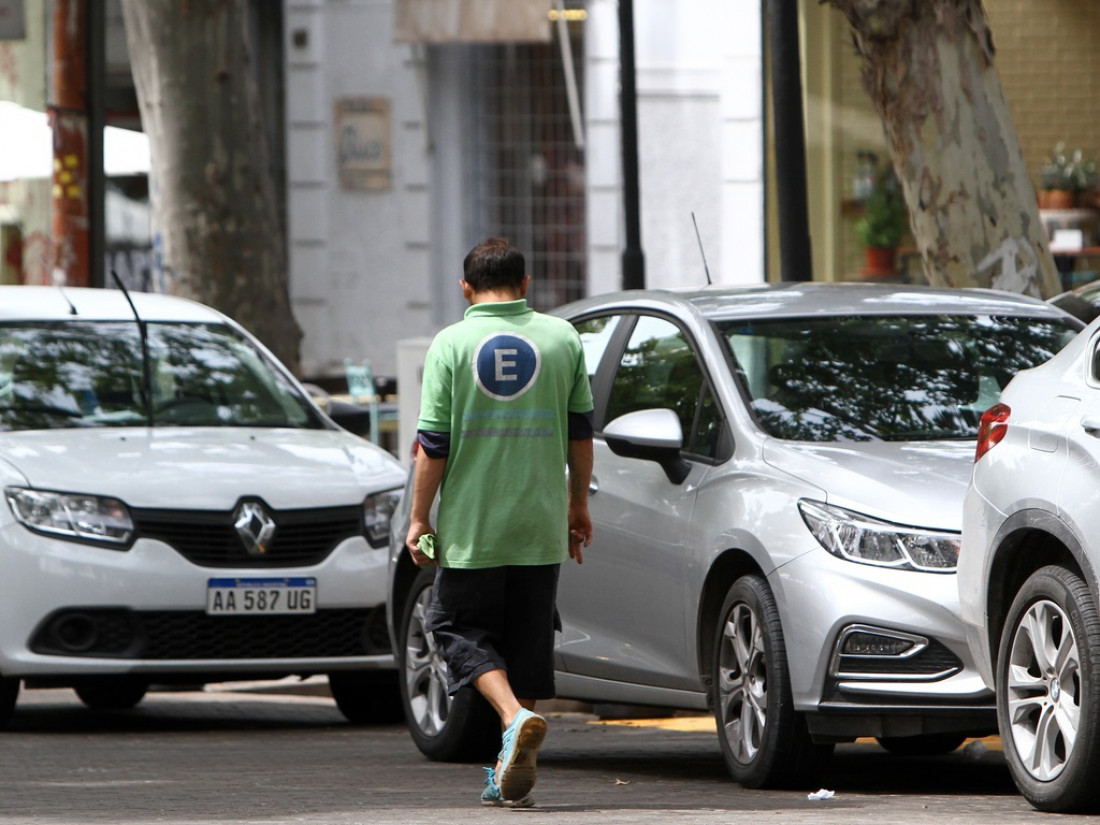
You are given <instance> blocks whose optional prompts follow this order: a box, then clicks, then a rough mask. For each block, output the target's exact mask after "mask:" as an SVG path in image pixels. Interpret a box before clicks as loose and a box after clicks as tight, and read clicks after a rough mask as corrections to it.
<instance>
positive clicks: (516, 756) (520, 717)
mask: <svg viewBox="0 0 1100 825" xmlns="http://www.w3.org/2000/svg"><path fill="white" fill-rule="evenodd" d="M544 738H546V720H545V719H543V718H542V717H541V716H539V715H538V714H537V713H534V712H533V711H529V710H527V709H526V708H523V709H522V710H520V712H519V713H517V714H516V718H515V719H513V720H512V724H510V725H509V726H508V730H506V731H504V747H502V748H501V750H500V795H501V796H502V797H503V798H504V799H507V800H513V799H523V797H525V796H527V794H529V793H530V792H531V789H532V788H533V787H535V778H536V777H535V760H536V759H537V757H538V753H539V746H540V745H542V740H543V739H544Z"/></svg>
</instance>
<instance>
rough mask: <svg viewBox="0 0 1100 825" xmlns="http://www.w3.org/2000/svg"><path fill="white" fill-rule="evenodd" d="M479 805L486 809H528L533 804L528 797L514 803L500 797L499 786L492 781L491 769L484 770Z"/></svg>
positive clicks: (533, 801)
mask: <svg viewBox="0 0 1100 825" xmlns="http://www.w3.org/2000/svg"><path fill="white" fill-rule="evenodd" d="M481 804H482V805H484V806H485V807H486V808H530V807H531V806H532V805H534V804H535V800H533V799H532V798H531V797H530V795H528V796H525V797H523V799H517V800H515V801H514V802H513V801H510V800H508V799H505V798H504V797H503V796H501V795H500V785H498V784H497V783H496V782H495V781H494V779H493V769H492V768H486V769H485V790H483V791H482V792H481Z"/></svg>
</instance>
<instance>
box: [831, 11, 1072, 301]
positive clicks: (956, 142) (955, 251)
mask: <svg viewBox="0 0 1100 825" xmlns="http://www.w3.org/2000/svg"><path fill="white" fill-rule="evenodd" d="M822 2H825V3H827V4H828V5H831V6H832V7H833V8H835V9H837V10H839V11H840V12H841V13H842V14H844V16H845V18H847V20H848V23H849V25H850V27H851V32H852V42H853V43H854V44H855V47H856V52H857V53H858V54H859V55H860V57H861V58H862V60H863V85H864V88H865V89H866V91H867V93H868V95H870V98H871V102H872V104H873V106H874V108H875V110H876V111H877V112H878V113H879V116H880V117H881V118H882V124H883V129H884V131H885V133H886V138H887V141H888V143H889V145H890V151H891V155H892V157H893V162H894V169H895V170H896V171H897V174H898V179H899V180H900V181H901V184H902V189H903V190H904V192H905V200H906V203H907V204H908V206H909V216H910V225H911V226H912V230H913V237H914V238H915V239H916V242H917V246H918V248H919V249H920V252H921V258H922V260H923V262H924V271H925V274H926V276H927V277H928V280H929V282H931V283H933V284H939V285H948V286H986V287H989V286H991V287H994V288H997V289H1006V290H1009V291H1012V292H1022V293H1026V294H1030V295H1035V296H1040V297H1050V296H1051V295H1054V294H1056V293H1057V292H1059V291H1061V287H1060V284H1059V280H1058V275H1057V272H1056V270H1055V267H1054V258H1053V257H1052V255H1051V253H1050V247H1049V245H1048V243H1047V238H1046V233H1045V231H1044V229H1043V226H1042V223H1041V222H1040V220H1039V211H1038V204H1037V202H1036V198H1035V190H1034V187H1033V186H1032V183H1031V178H1030V177H1029V176H1028V173H1027V168H1026V166H1025V165H1024V161H1023V155H1022V153H1021V151H1020V144H1019V140H1018V138H1017V137H1016V130H1015V127H1014V126H1013V124H1012V117H1011V113H1010V111H1009V108H1008V104H1007V102H1006V101H1005V98H1004V92H1003V90H1002V88H1001V82H1000V79H999V78H998V76H997V72H996V69H995V67H994V64H993V55H994V49H993V40H992V36H991V34H990V31H989V27H988V25H987V24H986V21H985V14H984V12H983V10H982V5H981V2H980V0H822Z"/></svg>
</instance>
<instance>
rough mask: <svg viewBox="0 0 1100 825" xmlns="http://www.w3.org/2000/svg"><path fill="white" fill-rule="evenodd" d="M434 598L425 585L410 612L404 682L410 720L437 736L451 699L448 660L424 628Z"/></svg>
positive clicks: (429, 733) (444, 721)
mask: <svg viewBox="0 0 1100 825" xmlns="http://www.w3.org/2000/svg"><path fill="white" fill-rule="evenodd" d="M431 599H432V589H431V588H430V587H425V588H423V589H422V590H421V591H420V593H419V594H418V595H417V597H416V602H415V603H414V605H413V607H412V611H411V613H410V614H409V620H408V624H407V630H406V632H405V683H406V685H407V686H408V708H409V712H410V714H411V719H410V721H412V723H413V724H415V725H416V726H417V728H419V729H420V730H421V731H422V732H423V733H424V734H426V735H428V736H435V735H437V734H438V733H439V732H440V731H442V730H443V727H444V725H446V723H447V718H448V716H449V715H450V711H451V702H452V699H451V697H450V696H449V695H448V693H447V682H448V670H447V664H446V662H444V661H443V657H442V655H441V654H440V652H439V649H438V647H437V646H436V643H435V639H434V637H433V636H432V634H431V633H429V632H427V631H426V630H425V624H426V622H427V615H428V605H429V604H430V603H431Z"/></svg>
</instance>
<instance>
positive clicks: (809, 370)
mask: <svg viewBox="0 0 1100 825" xmlns="http://www.w3.org/2000/svg"><path fill="white" fill-rule="evenodd" d="M717 326H718V328H719V331H720V332H721V334H722V336H723V338H725V340H726V341H727V342H728V344H729V347H730V351H731V353H732V355H733V357H734V359H735V361H736V363H737V367H738V374H739V380H740V381H741V382H742V384H743V385H744V387H745V390H746V392H747V394H748V397H749V399H750V403H751V406H752V409H753V411H754V413H755V414H756V417H757V420H758V421H759V423H760V425H761V426H762V427H763V429H764V430H765V431H766V432H768V433H769V434H771V435H773V436H776V437H777V438H785V439H794V440H801V441H845V440H851V441H867V440H871V439H882V440H885V441H912V440H929V439H970V438H975V437H976V436H977V432H978V422H979V419H980V418H981V414H982V413H983V412H984V411H985V410H986V409H987V408H988V407H990V406H991V405H993V404H994V403H996V401H997V397H998V395H999V394H1000V391H1001V390H1002V389H1003V388H1004V387H1005V385H1006V384H1007V383H1008V382H1009V380H1010V379H1011V378H1012V376H1013V375H1015V374H1016V372H1018V371H1019V370H1022V369H1028V368H1030V367H1034V366H1037V365H1038V364H1040V363H1042V362H1044V361H1046V360H1047V359H1049V358H1050V357H1051V356H1052V355H1054V354H1055V353H1056V352H1058V351H1059V350H1060V349H1061V348H1062V347H1063V346H1065V344H1066V343H1068V342H1069V341H1070V340H1071V339H1072V338H1073V336H1074V335H1075V334H1076V330H1075V329H1073V328H1071V327H1069V326H1067V325H1066V324H1065V323H1063V322H1061V321H1059V320H1052V319H1037V318H1023V317H992V316H930V315H916V316H911V317H898V316H882V317H866V316H845V317H837V318H800V319H798V320H776V321H723V322H719V323H718V324H717Z"/></svg>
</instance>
